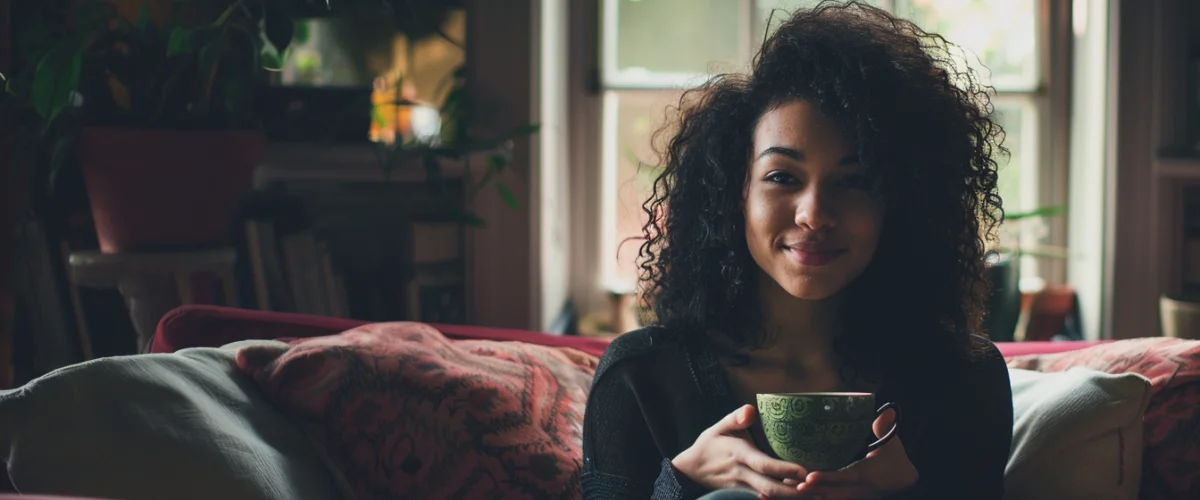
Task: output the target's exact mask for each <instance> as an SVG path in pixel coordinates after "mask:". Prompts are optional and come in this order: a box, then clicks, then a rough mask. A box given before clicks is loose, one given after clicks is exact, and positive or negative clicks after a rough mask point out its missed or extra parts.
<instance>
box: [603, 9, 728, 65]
mask: <svg viewBox="0 0 1200 500" xmlns="http://www.w3.org/2000/svg"><path fill="white" fill-rule="evenodd" d="M743 5H744V4H743V2H741V1H737V0H608V2H606V3H605V7H606V8H610V9H613V10H614V11H615V12H608V13H606V15H605V22H606V23H615V24H616V26H607V28H608V29H606V30H605V33H607V34H609V35H611V36H614V37H615V38H616V39H615V40H607V42H608V43H606V44H605V48H606V49H607V50H610V51H612V52H613V54H606V56H607V59H606V68H605V70H606V71H605V79H606V80H613V79H622V80H624V79H631V78H636V77H637V76H638V75H645V74H648V73H654V74H664V73H666V74H687V75H707V74H713V73H718V72H723V71H733V70H735V69H738V68H739V67H740V66H741V65H742V64H743V63H744V62H745V60H746V42H747V40H746V38H745V36H746V35H745V29H744V27H743V25H744V24H745V21H744V20H743V19H742V8H743ZM614 56H615V57H614Z"/></svg>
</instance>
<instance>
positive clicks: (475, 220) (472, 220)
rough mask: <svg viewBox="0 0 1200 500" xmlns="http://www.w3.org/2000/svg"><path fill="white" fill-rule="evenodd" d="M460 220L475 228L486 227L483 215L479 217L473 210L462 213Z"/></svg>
mask: <svg viewBox="0 0 1200 500" xmlns="http://www.w3.org/2000/svg"><path fill="white" fill-rule="evenodd" d="M462 221H463V223H464V224H466V225H468V226H471V227H477V228H481V227H487V221H485V220H483V217H480V216H479V215H478V214H476V213H475V212H467V213H465V214H463V215H462Z"/></svg>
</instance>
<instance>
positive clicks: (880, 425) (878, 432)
mask: <svg viewBox="0 0 1200 500" xmlns="http://www.w3.org/2000/svg"><path fill="white" fill-rule="evenodd" d="M895 421H896V409H895V408H888V409H887V410H884V411H883V413H880V414H879V418H877V419H875V423H874V425H872V426H871V428H872V430H874V431H875V437H877V438H879V439H883V436H884V435H885V434H887V433H888V431H890V430H892V423H893V422H895Z"/></svg>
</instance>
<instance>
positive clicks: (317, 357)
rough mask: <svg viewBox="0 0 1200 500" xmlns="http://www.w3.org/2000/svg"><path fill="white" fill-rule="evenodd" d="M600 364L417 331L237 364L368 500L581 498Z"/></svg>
mask: <svg viewBox="0 0 1200 500" xmlns="http://www.w3.org/2000/svg"><path fill="white" fill-rule="evenodd" d="M596 362H597V360H596V358H595V357H594V356H590V355H587V354H583V353H581V352H578V351H575V350H572V349H568V348H557V347H546V346H540V345H533V344H525V343H520V342H496V341H487V340H459V341H450V340H448V339H446V338H445V337H444V336H443V335H442V334H441V333H439V332H438V331H437V330H435V329H434V328H432V327H430V326H428V325H423V324H418V323H381V324H373V325H366V326H362V327H359V328H355V329H352V330H349V331H346V332H343V333H341V334H339V335H334V336H328V337H320V338H314V339H304V340H298V341H294V342H293V343H292V344H291V346H290V347H289V348H286V349H283V348H278V347H269V346H254V347H247V348H246V349H243V350H242V351H241V352H240V353H239V354H238V363H239V365H240V366H241V367H242V369H243V370H245V371H246V372H247V373H249V374H251V375H252V376H253V377H254V379H255V380H257V381H258V383H259V384H260V386H261V387H262V389H263V390H264V392H265V394H266V395H267V397H268V399H270V400H271V401H273V402H274V403H275V404H276V405H278V406H279V407H280V408H282V409H283V410H284V411H285V412H287V413H288V414H290V415H292V416H293V417H295V418H296V419H297V420H298V421H299V422H302V425H303V426H304V428H305V429H306V430H307V431H308V432H309V433H310V435H311V436H313V437H314V438H315V439H316V440H317V441H318V442H320V443H321V444H322V445H323V446H324V448H325V450H326V452H327V453H328V455H329V456H330V457H331V458H332V459H333V460H334V462H335V463H336V464H337V465H338V467H339V468H340V469H341V472H342V473H343V474H344V476H345V477H346V479H347V480H348V481H349V483H350V485H351V487H352V488H353V489H354V491H355V492H356V493H357V495H358V499H359V500H370V499H384V498H578V497H579V496H580V494H581V491H580V485H579V481H578V471H579V469H580V467H581V466H582V464H581V457H582V450H581V435H582V427H583V410H584V405H585V403H586V400H587V393H588V390H589V389H590V384H591V379H592V375H593V374H594V373H595V368H596Z"/></svg>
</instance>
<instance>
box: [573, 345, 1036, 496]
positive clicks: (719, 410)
mask: <svg viewBox="0 0 1200 500" xmlns="http://www.w3.org/2000/svg"><path fill="white" fill-rule="evenodd" d="M973 341H974V342H975V344H976V345H975V347H976V350H977V351H980V352H981V353H982V354H981V355H978V356H975V357H974V358H973V359H972V360H970V361H962V362H947V363H945V365H946V366H945V367H944V368H942V367H939V372H940V373H941V375H942V376H940V377H937V378H935V379H932V380H933V381H932V382H927V383H923V384H920V387H919V388H914V387H903V385H905V384H897V383H889V382H888V381H886V380H885V381H884V383H883V387H882V389H881V390H880V391H878V394H877V398H876V399H877V401H878V402H880V403H882V402H883V401H895V402H897V403H898V404H899V405H900V409H901V412H902V424H901V426H900V430H899V436H900V438H901V440H902V441H903V442H904V448H905V451H906V452H907V454H908V457H909V460H910V461H911V462H912V463H913V465H914V466H916V468H917V472H918V473H919V474H920V480H919V481H918V483H917V485H916V486H915V487H914V488H912V489H911V490H909V491H907V492H905V493H904V494H902V495H898V496H897V497H896V498H922V499H926V498H928V499H943V498H944V499H952V498H971V499H980V500H983V499H992V498H996V499H998V498H1001V497H1002V494H1003V488H1004V484H1003V482H1004V467H1005V464H1006V463H1007V461H1008V454H1009V447H1010V446H1011V442H1012V421H1013V408H1012V389H1011V387H1010V385H1009V380H1008V369H1007V367H1006V366H1005V364H1004V359H1003V357H1001V355H1000V353H999V351H997V350H996V347H995V346H994V345H992V344H991V343H990V342H988V341H987V340H984V339H982V338H980V337H974V338H973ZM908 385H914V384H908ZM739 406H741V404H740V403H739V402H738V401H737V399H736V398H735V397H734V395H733V392H732V390H731V389H730V384H729V382H728V380H727V379H726V377H725V372H724V369H723V368H722V366H721V365H720V363H719V362H718V360H717V357H716V355H715V354H714V353H713V351H712V349H711V348H710V347H709V346H708V345H707V342H703V341H700V340H695V339H686V337H683V336H676V335H670V334H669V332H668V331H666V330H665V329H662V328H658V327H650V328H644V329H641V330H637V331H634V332H630V333H627V334H625V335H622V336H621V337H619V338H617V339H616V340H615V341H614V342H613V343H612V345H611V346H610V347H609V348H608V350H607V351H606V352H605V353H604V357H603V358H602V359H601V360H600V366H599V368H598V369H597V370H596V378H595V380H594V382H593V383H592V392H591V394H590V395H589V397H588V403H587V411H586V412H585V413H584V415H585V417H584V424H583V476H582V482H583V496H584V498H587V499H596V498H618V499H638V498H655V499H686V498H695V497H698V496H701V495H703V494H704V493H707V491H706V490H705V489H704V488H702V487H700V486H699V485H697V484H695V483H693V482H692V481H690V480H689V479H688V478H687V477H686V476H684V475H683V474H681V473H679V472H678V471H677V470H675V469H674V468H673V467H672V466H671V459H673V458H674V457H675V456H676V455H678V454H679V453H680V452H682V451H683V450H684V449H686V448H688V447H689V446H691V445H692V443H694V442H695V440H696V438H697V437H698V436H699V435H700V433H701V432H703V431H704V430H705V429H707V428H708V427H710V426H711V425H712V424H714V423H716V422H717V421H718V420H720V419H721V418H722V417H724V416H725V415H727V414H728V413H730V412H732V411H733V410H735V409H737V408H738V407H739ZM760 447H761V445H760ZM767 452H768V453H770V451H769V450H768V451H767Z"/></svg>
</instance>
